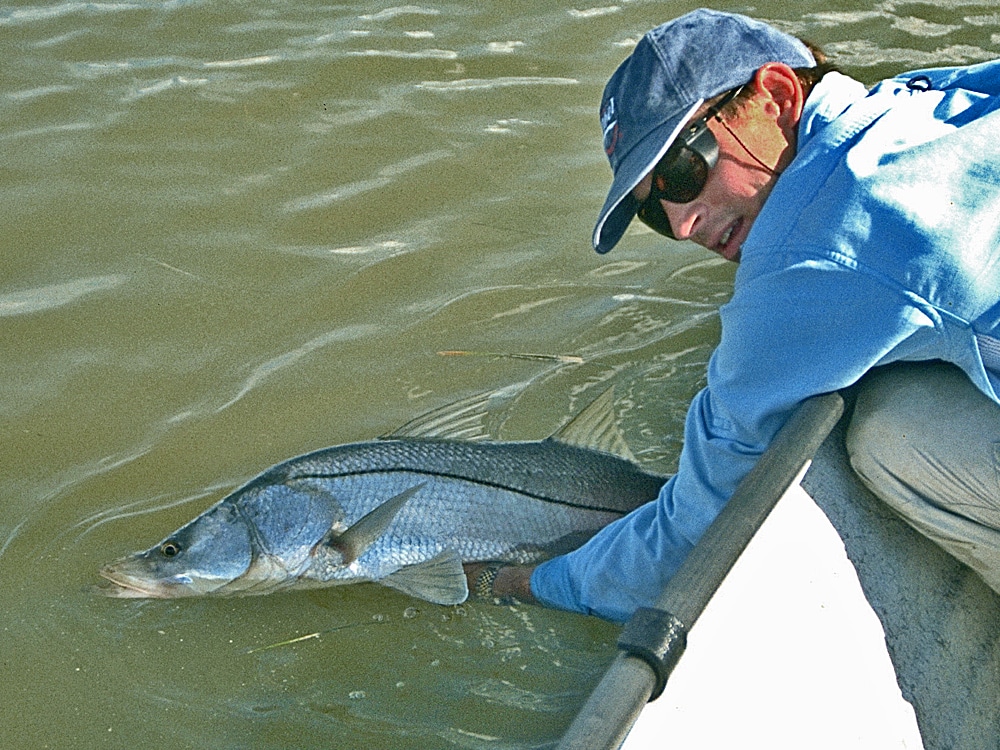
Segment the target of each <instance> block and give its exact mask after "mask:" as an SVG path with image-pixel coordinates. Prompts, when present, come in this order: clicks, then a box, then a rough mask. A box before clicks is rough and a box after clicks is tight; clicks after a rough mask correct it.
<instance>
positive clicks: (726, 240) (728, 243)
mask: <svg viewBox="0 0 1000 750" xmlns="http://www.w3.org/2000/svg"><path fill="white" fill-rule="evenodd" d="M742 228H743V219H742V218H740V219H737V220H736V221H734V222H733V223H732V224H730V225H729V227H728V228H727V229H726V231H725V232H723V233H722V235H721V236H720V237H719V240H718V242H717V243H716V245H715V251H716V252H717V253H719V255H721V256H722V257H723V258H725V259H726V260H735V259H736V258H737V257H739V254H740V245H741V244H742V242H743V240H742V237H741V235H740V230H741V229H742Z"/></svg>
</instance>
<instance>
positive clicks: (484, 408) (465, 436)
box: [382, 383, 524, 441]
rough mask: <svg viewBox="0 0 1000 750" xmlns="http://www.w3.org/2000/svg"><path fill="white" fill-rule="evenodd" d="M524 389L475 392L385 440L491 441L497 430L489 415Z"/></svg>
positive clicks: (412, 420) (516, 384) (515, 387)
mask: <svg viewBox="0 0 1000 750" xmlns="http://www.w3.org/2000/svg"><path fill="white" fill-rule="evenodd" d="M523 388H524V384H523V383H515V384H513V385H509V386H506V387H504V388H499V389H497V390H494V391H485V392H483V393H476V394H473V395H472V396H469V397H468V398H463V399H461V400H460V401H453V402H452V403H450V404H445V405H444V406H441V407H438V408H437V409H433V410H431V411H429V412H426V413H424V414H421V415H420V416H419V417H416V418H415V419H411V420H410V421H409V422H407V423H406V424H404V425H403V426H402V427H400V428H399V429H396V430H393V431H392V432H391V433H389V434H388V435H383V436H382V438H383V439H389V438H439V439H448V440H472V441H475V440H489V439H495V436H496V429H495V428H493V427H492V426H491V425H490V424H489V421H490V418H491V417H494V416H495V415H496V411H497V407H498V406H499V405H500V404H502V403H505V402H506V401H508V400H509V399H510V398H511V397H513V396H516V395H517V394H518V393H520V392H521V390H522V389H523Z"/></svg>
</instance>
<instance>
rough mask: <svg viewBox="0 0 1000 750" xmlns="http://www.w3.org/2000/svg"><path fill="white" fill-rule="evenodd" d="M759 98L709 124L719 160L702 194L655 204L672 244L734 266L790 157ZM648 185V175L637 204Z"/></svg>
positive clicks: (638, 189)
mask: <svg viewBox="0 0 1000 750" xmlns="http://www.w3.org/2000/svg"><path fill="white" fill-rule="evenodd" d="M758 96H759V94H758V95H755V96H754V97H753V98H751V100H750V101H749V102H747V103H746V104H745V105H744V106H743V107H742V108H741V110H740V113H739V115H738V116H736V117H728V118H726V116H725V115H723V117H724V118H726V119H725V122H724V123H723V122H719V120H718V119H716V118H712V119H711V120H709V121H708V127H709V129H710V130H711V131H712V134H713V135H714V136H715V139H716V141H717V142H718V146H719V160H718V163H716V165H715V167H713V168H712V170H711V171H710V172H709V174H708V179H707V181H706V182H705V187H704V188H703V189H702V191H701V193H699V194H698V196H697V197H696V198H695V199H694V200H693V201H691V202H690V203H671V202H670V201H666V200H663V201H661V202H660V203H661V205H662V206H663V210H664V212H665V213H666V215H667V218H668V219H670V226H671V228H672V229H673V233H674V236H676V237H677V239H680V240H683V239H689V240H691V241H692V242H695V243H697V244H699V245H701V246H703V247H706V248H708V249H709V250H711V251H712V252H715V253H718V254H719V255H721V256H722V257H723V258H726V259H727V260H732V261H739V257H740V248H741V247H742V245H743V241H744V240H745V239H746V237H747V235H748V234H749V233H750V228H751V227H752V226H753V223H754V221H755V220H756V218H757V215H758V214H759V213H760V211H761V209H762V208H763V206H764V202H765V201H766V200H767V197H768V195H770V193H771V189H772V188H773V187H774V183H775V182H776V181H777V179H778V175H779V174H780V172H781V170H782V169H784V167H785V166H786V165H787V163H788V162H789V161H790V160H791V157H792V155H794V147H793V148H789V137H788V133H786V132H785V131H784V130H782V128H781V126H780V125H779V124H778V122H777V121H776V120H775V118H774V117H773V116H768V115H767V114H766V110H765V109H764V108H763V107H762V106H761V102H759V101H757V98H758ZM741 144H742V145H741ZM748 151H749V152H751V153H753V155H754V156H755V157H756V158H757V159H759V160H760V162H763V164H762V163H760V162H758V161H757V160H756V159H754V158H753V157H752V156H751V155H750V153H748ZM765 165H766V166H765ZM651 179H652V178H651V176H650V175H647V176H646V177H645V178H644V179H643V180H642V182H640V183H639V185H638V186H637V187H636V188H635V190H634V191H633V194H634V195H635V197H636V198H638V199H639V200H640V201H641V200H643V199H644V198H646V196H648V195H649V190H650V181H651Z"/></svg>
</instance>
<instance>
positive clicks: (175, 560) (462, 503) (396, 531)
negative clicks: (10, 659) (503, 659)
mask: <svg viewBox="0 0 1000 750" xmlns="http://www.w3.org/2000/svg"><path fill="white" fill-rule="evenodd" d="M495 393H496V392H494V393H493V394H485V395H484V394H480V395H477V396H474V397H470V398H469V399H465V400H463V401H461V402H457V403H456V404H452V405H449V407H447V408H445V409H439V410H435V411H433V412H429V413H428V414H426V415H423V416H422V417H419V418H418V419H416V420H414V421H412V422H410V423H407V425H404V427H403V428H400V430H398V431H396V432H395V433H393V434H390V435H387V436H384V437H381V438H378V439H375V440H368V441H362V442H354V443H346V444H341V445H335V446H332V447H329V448H323V449H320V450H316V451H312V452H309V453H306V454H303V455H301V456H297V457H295V458H291V459H288V460H286V461H284V462H282V463H279V464H276V465H275V466H272V467H271V468H269V469H267V470H266V471H264V472H263V473H261V474H259V475H258V476H256V477H255V478H253V479H251V480H250V481H249V482H247V483H246V484H244V485H242V486H241V487H239V488H238V489H236V490H235V491H233V492H232V493H230V494H229V495H227V496H226V497H224V498H223V499H222V500H220V501H219V502H217V503H216V504H215V505H213V506H212V507H210V508H208V509H207V510H205V511H204V512H203V513H201V514H200V515H199V516H197V517H196V518H194V519H193V520H192V521H190V522H189V523H187V524H186V525H184V526H182V527H181V528H180V529H178V530H177V531H175V532H173V533H172V534H170V535H169V536H167V537H166V538H165V539H163V540H162V541H161V542H159V543H158V544H155V545H154V546H152V547H150V548H149V549H147V550H145V551H142V552H136V553H133V554H130V555H127V556H125V557H123V558H121V559H118V560H116V561H114V562H111V563H108V564H107V565H105V566H103V567H102V568H101V569H100V571H99V574H100V576H101V577H102V578H103V579H104V582H103V588H101V592H102V593H103V594H105V595H107V596H112V597H120V598H159V599H172V598H179V597H191V596H245V595H257V594H269V593H272V592H277V591H287V590H294V589H313V588H320V587H326V586H335V585H343V584H350V583H361V582H374V583H378V584H381V585H384V586H388V587H390V588H393V589H396V590H398V591H402V592H404V593H406V594H408V595H410V596H413V597H416V598H418V599H423V600H425V601H429V602H433V603H435V604H442V605H454V604H460V603H462V602H464V601H465V600H466V599H467V598H468V595H469V589H468V584H467V579H466V576H465V573H464V570H463V564H465V563H470V562H485V561H490V562H503V563H512V564H525V565H526V564H535V563H538V562H541V561H543V560H545V559H549V558H551V557H553V556H555V555H558V554H562V553H564V552H568V551H570V550H572V549H575V548H577V547H579V546H580V545H581V544H583V543H584V542H585V541H586V540H587V539H589V538H590V537H591V536H593V535H594V534H595V533H597V532H598V531H599V530H600V529H602V528H603V527H604V526H606V525H607V524H609V523H611V522H612V521H614V520H616V519H618V518H621V517H622V516H624V515H625V514H627V513H628V512H630V511H632V510H634V509H635V508H637V507H639V506H641V505H643V504H645V503H648V502H650V501H652V500H654V499H655V498H656V497H657V495H658V494H659V491H660V488H661V487H662V485H663V484H664V482H665V481H666V480H667V477H665V476H662V475H659V474H655V473H652V472H648V471H646V470H645V469H643V468H642V467H641V466H639V465H638V463H637V462H636V461H635V458H634V457H633V456H632V455H631V453H630V452H629V450H628V447H627V445H626V444H625V443H624V440H623V439H622V437H621V434H620V432H619V431H618V427H617V423H616V420H615V418H614V409H613V407H614V402H613V395H612V389H608V390H606V391H605V392H604V393H603V394H602V395H601V396H599V397H598V398H596V399H595V400H594V401H593V402H592V403H591V404H590V405H589V406H587V407H586V408H585V409H584V410H582V411H581V412H580V413H579V414H578V415H577V416H576V417H575V418H574V419H572V420H571V421H570V422H569V423H568V424H567V425H566V426H565V427H563V428H562V429H560V430H558V431H557V432H556V433H555V434H553V435H551V436H549V437H547V438H545V439H542V440H526V441H498V440H492V439H487V438H488V437H489V436H488V435H485V434H484V429H483V424H484V421H485V420H484V416H485V415H488V405H489V403H490V398H491V397H492V396H493V395H495Z"/></svg>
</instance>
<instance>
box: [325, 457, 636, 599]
mask: <svg viewBox="0 0 1000 750" xmlns="http://www.w3.org/2000/svg"><path fill="white" fill-rule="evenodd" d="M421 482H425V484H424V485H423V486H422V487H421V488H420V490H419V491H418V492H417V493H416V494H415V495H414V496H413V497H412V498H411V499H410V500H408V501H407V503H406V504H405V505H404V506H403V508H402V509H401V510H400V511H399V513H398V515H397V516H396V518H395V519H394V520H393V521H392V523H391V524H390V525H389V527H388V528H387V529H386V531H385V533H384V534H383V535H382V536H380V537H379V538H378V539H377V540H376V541H375V542H374V543H373V544H372V545H371V546H370V547H369V548H368V549H367V550H366V551H365V552H364V553H363V554H362V555H361V556H360V557H359V558H358V560H357V561H356V562H355V563H354V564H353V565H350V566H348V567H342V566H338V567H333V568H329V569H324V568H322V567H320V568H316V567H314V568H313V569H311V570H310V571H309V573H308V574H307V575H308V576H309V577H311V578H316V579H319V580H330V581H333V580H339V581H347V580H359V579H364V580H379V579H382V578H385V577H386V576H388V575H391V574H392V573H394V572H395V571H397V570H399V569H400V568H401V567H404V566H406V565H415V564H418V563H421V562H425V561H427V560H430V559H431V558H434V557H436V556H437V555H438V554H440V553H441V552H443V551H445V550H447V549H450V550H453V551H455V552H457V553H458V555H459V556H460V557H461V558H462V559H463V560H464V561H467V562H468V561H475V560H505V561H509V562H520V563H530V562H536V561H538V560H541V559H543V558H546V557H550V556H551V555H552V554H555V553H556V552H558V551H565V549H568V548H572V547H575V546H578V545H579V544H580V543H581V542H582V541H583V540H584V539H586V538H588V537H589V536H591V535H592V534H593V533H595V532H596V531H597V530H599V529H600V528H601V527H603V526H605V525H607V524H608V523H610V522H611V521H613V520H615V519H616V518H618V517H620V514H619V513H617V512H609V511H601V510H592V509H584V508H579V507H574V506H570V505H565V504H560V503H550V502H545V501H541V500H538V499H536V498H534V497H531V496H528V495H524V494H521V493H518V492H514V491H511V490H507V489H503V488H499V487H492V486H488V485H472V484H470V483H469V482H468V481H466V480H460V479H454V478H450V477H444V476H430V477H428V476H427V475H426V474H420V473H411V472H393V473H392V474H384V473H383V474H355V475H347V476H342V477H337V478H335V479H312V480H309V483H310V484H311V485H313V488H314V489H318V488H319V487H323V488H325V489H326V491H328V492H329V494H330V497H331V498H336V499H337V503H338V504H339V505H340V506H341V507H342V508H343V509H344V512H345V517H344V522H345V523H346V525H348V526H350V525H351V524H353V523H355V522H356V521H357V520H358V519H360V518H362V517H363V516H364V515H365V514H367V513H369V512H370V511H371V510H373V509H374V508H375V507H377V506H378V505H379V504H380V503H381V502H383V501H384V500H385V499H386V498H387V497H391V496H393V495H395V494H398V493H399V492H402V491H404V490H406V489H409V488H410V487H413V486H415V485H417V484H419V483H421Z"/></svg>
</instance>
